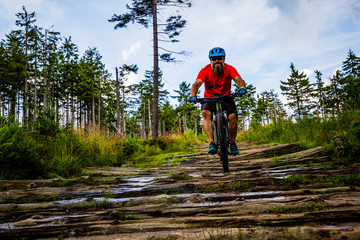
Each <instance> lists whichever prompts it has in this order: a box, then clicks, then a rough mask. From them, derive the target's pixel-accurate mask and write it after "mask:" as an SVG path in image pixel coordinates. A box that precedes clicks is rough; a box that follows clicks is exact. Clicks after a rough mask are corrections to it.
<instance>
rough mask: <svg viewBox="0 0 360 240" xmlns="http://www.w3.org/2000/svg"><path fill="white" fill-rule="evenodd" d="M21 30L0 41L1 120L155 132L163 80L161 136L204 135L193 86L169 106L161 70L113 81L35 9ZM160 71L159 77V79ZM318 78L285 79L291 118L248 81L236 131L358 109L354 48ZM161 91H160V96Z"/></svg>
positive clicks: (126, 69)
mask: <svg viewBox="0 0 360 240" xmlns="http://www.w3.org/2000/svg"><path fill="white" fill-rule="evenodd" d="M16 17H17V20H16V25H17V26H18V27H19V29H18V30H12V31H11V32H10V33H9V34H7V35H6V38H5V39H2V40H1V42H0V121H2V122H4V121H7V122H17V123H21V124H22V125H23V126H24V127H29V128H31V127H32V124H33V123H36V122H41V121H42V120H43V119H47V120H51V121H53V122H55V123H57V124H59V125H60V126H66V125H67V126H71V127H72V128H78V129H83V130H86V131H88V130H93V131H95V130H96V129H98V130H99V131H108V132H117V133H118V134H121V135H122V136H132V137H135V136H139V137H140V138H153V137H154V132H153V131H154V127H153V126H154V124H155V119H156V118H155V116H154V107H156V106H155V104H156V103H154V88H155V86H156V84H154V80H155V78H157V81H158V92H157V94H158V108H159V109H158V111H159V114H158V120H157V121H156V122H157V125H158V129H157V135H158V136H164V135H166V134H173V133H176V134H181V133H183V132H186V131H187V130H189V129H192V130H194V132H195V134H199V133H200V132H201V131H202V130H201V129H202V128H201V117H200V110H199V106H196V105H192V104H189V103H188V100H189V98H190V83H187V82H181V83H180V84H179V89H178V90H175V93H176V94H177V95H176V96H171V97H172V98H174V99H177V100H178V102H179V105H178V106H172V105H171V104H170V101H169V92H168V91H166V90H165V89H164V83H163V82H162V76H163V75H164V73H163V72H162V71H161V70H160V69H159V70H158V72H157V74H155V72H154V70H146V71H145V75H144V79H143V80H141V81H140V82H139V83H137V84H133V85H130V86H127V85H126V84H125V83H126V80H127V78H128V76H129V73H130V72H134V73H137V72H138V68H137V66H136V64H133V65H125V64H124V65H122V66H121V67H118V68H116V73H115V79H113V78H112V75H111V74H110V73H109V72H108V70H106V68H105V65H104V64H103V63H102V61H101V59H102V56H101V55H100V53H99V51H98V50H97V49H96V47H92V48H91V47H89V48H88V49H87V50H86V51H85V52H84V54H83V55H82V56H80V54H79V51H78V47H77V45H76V44H75V43H73V42H72V40H71V36H70V37H62V36H61V35H60V33H59V32H56V31H54V30H52V29H44V28H42V27H40V26H37V25H36V14H35V12H33V13H28V12H27V11H26V9H25V7H23V11H22V12H20V13H17V14H16ZM155 75H156V76H155ZM315 80H316V82H315V83H311V82H310V80H309V77H308V76H307V75H306V74H305V73H304V72H299V71H298V70H297V69H296V68H295V65H294V64H293V63H291V64H290V76H289V77H288V78H287V79H285V80H283V81H280V83H281V85H280V88H281V90H282V93H281V94H283V95H284V96H286V97H287V100H288V103H286V104H285V105H287V106H288V107H289V108H290V109H292V110H293V111H294V115H292V116H286V111H285V109H284V104H283V103H282V102H281V101H280V99H279V96H278V94H277V93H275V92H274V90H273V89H271V90H269V91H263V92H261V93H259V94H257V96H255V95H256V88H255V87H254V86H253V85H251V84H249V85H248V86H247V91H248V94H247V95H246V96H245V97H243V98H240V99H237V100H236V101H237V106H238V109H239V120H240V124H239V130H245V129H248V128H249V127H250V126H251V127H257V126H259V125H266V124H270V123H276V122H277V121H279V120H280V119H284V118H286V117H295V118H296V119H303V118H312V117H317V118H321V119H323V120H325V121H326V120H327V119H328V118H330V117H337V116H339V115H340V114H341V113H343V112H345V111H349V110H352V109H359V107H360V106H359V104H360V96H359V94H360V58H359V57H357V56H356V55H355V53H354V52H353V51H352V50H349V52H348V56H347V58H346V60H345V61H344V62H343V63H342V69H341V70H338V71H336V73H335V74H334V75H333V76H332V77H330V78H329V79H328V82H329V84H327V85H326V84H325V82H324V81H323V79H322V73H321V72H320V71H319V70H316V71H315ZM155 94H156V93H155Z"/></svg>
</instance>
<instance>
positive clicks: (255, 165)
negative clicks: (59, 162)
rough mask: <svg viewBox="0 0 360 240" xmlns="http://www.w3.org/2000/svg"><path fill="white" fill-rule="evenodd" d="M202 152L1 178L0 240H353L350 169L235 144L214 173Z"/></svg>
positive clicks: (306, 155)
mask: <svg viewBox="0 0 360 240" xmlns="http://www.w3.org/2000/svg"><path fill="white" fill-rule="evenodd" d="M206 147H207V146H201V147H200V148H199V150H200V152H199V153H197V154H194V155H186V156H178V157H174V158H171V159H167V161H168V163H173V164H174V163H176V162H177V160H180V159H181V160H185V159H186V161H184V162H181V163H179V165H177V166H170V165H169V166H164V167H159V168H149V169H134V168H129V167H122V168H105V169H88V170H87V172H88V174H87V176H86V177H82V178H79V179H70V180H69V179H50V180H29V181H6V180H2V181H0V186H1V192H0V203H1V204H0V239H86V240H92V239H356V240H357V239H360V191H359V188H358V187H356V186H358V184H356V183H354V181H358V180H359V177H358V176H359V170H360V166H359V165H355V166H351V167H346V166H336V167H334V166H333V165H332V164H330V162H331V159H330V157H329V156H328V155H327V153H326V152H325V151H323V150H322V149H321V148H314V149H310V150H306V151H299V147H298V145H296V144H289V145H280V144H278V145H276V144H269V145H260V146H259V145H247V144H245V143H239V144H238V147H239V149H240V154H239V155H238V156H231V157H230V159H229V161H230V171H231V173H230V174H223V173H222V167H221V163H220V160H219V157H218V156H216V155H208V154H206V150H207V149H206ZM179 162H180V161H179Z"/></svg>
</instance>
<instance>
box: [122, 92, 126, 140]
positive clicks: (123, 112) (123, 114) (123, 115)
mask: <svg viewBox="0 0 360 240" xmlns="http://www.w3.org/2000/svg"><path fill="white" fill-rule="evenodd" d="M123 102H124V103H125V87H123ZM122 118H123V119H122V120H123V136H125V135H126V118H125V106H124V107H123V111H122Z"/></svg>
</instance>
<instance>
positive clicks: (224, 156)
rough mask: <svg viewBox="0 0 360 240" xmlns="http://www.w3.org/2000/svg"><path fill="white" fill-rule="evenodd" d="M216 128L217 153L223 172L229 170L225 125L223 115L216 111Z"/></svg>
mask: <svg viewBox="0 0 360 240" xmlns="http://www.w3.org/2000/svg"><path fill="white" fill-rule="evenodd" d="M216 121H217V128H216V133H217V136H218V143H219V154H220V159H221V162H222V165H223V170H224V173H227V172H230V170H229V159H228V148H227V138H226V127H225V121H224V115H223V113H221V112H217V113H216Z"/></svg>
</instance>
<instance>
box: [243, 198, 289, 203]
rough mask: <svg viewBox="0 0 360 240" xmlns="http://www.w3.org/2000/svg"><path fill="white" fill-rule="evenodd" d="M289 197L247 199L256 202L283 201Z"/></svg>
mask: <svg viewBox="0 0 360 240" xmlns="http://www.w3.org/2000/svg"><path fill="white" fill-rule="evenodd" d="M286 199H289V197H273V198H257V199H246V200H245V201H250V202H255V201H281V200H286Z"/></svg>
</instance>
